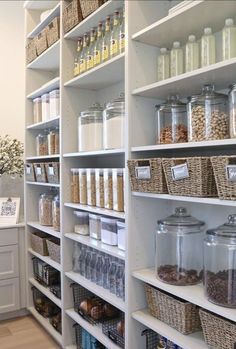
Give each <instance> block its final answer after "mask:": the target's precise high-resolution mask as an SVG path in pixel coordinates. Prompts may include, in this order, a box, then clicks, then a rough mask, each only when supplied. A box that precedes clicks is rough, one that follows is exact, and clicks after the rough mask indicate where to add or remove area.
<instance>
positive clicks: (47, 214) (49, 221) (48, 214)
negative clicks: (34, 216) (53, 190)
mask: <svg viewBox="0 0 236 349" xmlns="http://www.w3.org/2000/svg"><path fill="white" fill-rule="evenodd" d="M52 201H53V195H51V194H47V193H43V194H41V195H40V198H39V223H40V224H41V225H45V226H52V225H53V218H52Z"/></svg>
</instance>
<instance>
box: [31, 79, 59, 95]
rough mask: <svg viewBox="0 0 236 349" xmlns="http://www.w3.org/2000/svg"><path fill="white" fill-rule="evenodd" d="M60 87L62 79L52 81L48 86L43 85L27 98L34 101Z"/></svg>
mask: <svg viewBox="0 0 236 349" xmlns="http://www.w3.org/2000/svg"><path fill="white" fill-rule="evenodd" d="M59 86H60V78H59V77H56V78H54V79H52V80H50V81H49V82H47V83H46V84H44V85H42V86H41V87H40V88H38V89H37V90H35V91H33V92H31V93H30V94H28V96H27V97H26V98H28V99H34V98H37V97H41V96H42V95H43V94H44V93H48V92H50V91H52V90H55V89H58V88H59Z"/></svg>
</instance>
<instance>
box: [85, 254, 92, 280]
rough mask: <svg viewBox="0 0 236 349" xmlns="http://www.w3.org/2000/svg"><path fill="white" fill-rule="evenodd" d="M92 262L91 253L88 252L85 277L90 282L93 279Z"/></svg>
mask: <svg viewBox="0 0 236 349" xmlns="http://www.w3.org/2000/svg"><path fill="white" fill-rule="evenodd" d="M90 261H91V251H90V250H88V251H87V252H86V257H85V277H86V279H88V280H90V279H91V269H90Z"/></svg>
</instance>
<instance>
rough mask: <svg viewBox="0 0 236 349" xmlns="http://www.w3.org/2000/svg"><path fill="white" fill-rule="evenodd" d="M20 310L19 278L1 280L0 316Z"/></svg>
mask: <svg viewBox="0 0 236 349" xmlns="http://www.w3.org/2000/svg"><path fill="white" fill-rule="evenodd" d="M19 308H20V292H19V278H15V279H7V280H0V314H2V313H6V312H9V311H15V310H18V309H19Z"/></svg>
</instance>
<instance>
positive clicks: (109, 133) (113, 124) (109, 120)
mask: <svg viewBox="0 0 236 349" xmlns="http://www.w3.org/2000/svg"><path fill="white" fill-rule="evenodd" d="M103 116H104V149H122V148H124V122H125V100H124V93H121V94H120V97H119V98H117V99H115V100H114V101H112V102H110V103H108V104H107V105H106V109H105V110H104V112H103Z"/></svg>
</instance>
